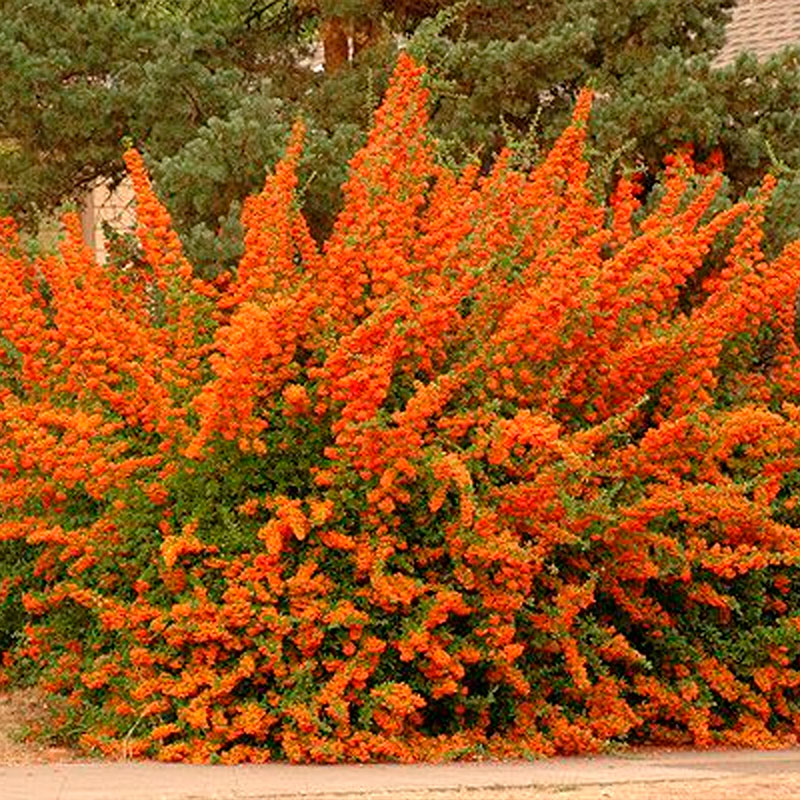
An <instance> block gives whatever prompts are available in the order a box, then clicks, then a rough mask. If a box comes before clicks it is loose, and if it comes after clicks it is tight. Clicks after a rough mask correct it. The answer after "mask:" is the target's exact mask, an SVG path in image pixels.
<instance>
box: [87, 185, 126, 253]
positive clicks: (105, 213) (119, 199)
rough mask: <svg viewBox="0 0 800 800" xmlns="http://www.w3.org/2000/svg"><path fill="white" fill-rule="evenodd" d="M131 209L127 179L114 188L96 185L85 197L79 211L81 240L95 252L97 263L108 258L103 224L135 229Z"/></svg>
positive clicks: (124, 229)
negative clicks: (81, 229)
mask: <svg viewBox="0 0 800 800" xmlns="http://www.w3.org/2000/svg"><path fill="white" fill-rule="evenodd" d="M134 208H135V204H134V195H133V188H132V187H131V184H130V182H129V181H128V179H127V178H126V179H125V180H123V181H122V182H121V183H120V184H119V185H118V186H116V187H115V188H113V189H112V188H111V185H110V184H109V183H107V182H98V183H97V184H96V185H95V186H94V187H93V188H92V189H91V191H89V192H88V194H87V195H86V198H85V200H84V203H83V209H82V210H81V225H82V226H83V240H84V241H85V242H86V244H87V245H89V247H91V248H92V250H94V252H95V255H96V256H97V260H98V261H99V262H101V263H102V262H105V260H106V259H107V258H108V253H107V251H106V241H105V237H104V236H103V223H104V222H107V223H109V224H110V225H111V227H112V228H114V229H116V230H120V231H132V230H135V228H136V214H135V211H134Z"/></svg>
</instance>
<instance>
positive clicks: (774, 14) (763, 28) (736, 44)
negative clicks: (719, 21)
mask: <svg viewBox="0 0 800 800" xmlns="http://www.w3.org/2000/svg"><path fill="white" fill-rule="evenodd" d="M788 45H800V0H739V2H738V3H737V4H736V6H735V7H734V9H733V15H732V17H731V21H730V22H729V23H728V27H727V29H726V32H725V45H724V46H723V48H722V50H721V51H720V53H719V55H718V56H717V58H716V59H715V61H716V63H717V64H727V63H729V62H731V61H733V60H734V59H735V58H736V56H737V55H739V53H743V52H745V51H746V52H750V53H754V54H755V55H756V56H758V57H759V58H764V57H766V56H769V55H772V54H773V53H776V52H777V51H778V50H780V49H781V48H783V47H786V46H788Z"/></svg>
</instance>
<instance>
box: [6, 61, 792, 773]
mask: <svg viewBox="0 0 800 800" xmlns="http://www.w3.org/2000/svg"><path fill="white" fill-rule="evenodd" d="M591 102H592V101H591V97H590V95H589V94H588V93H586V92H584V93H583V94H581V96H580V98H579V99H578V101H577V104H576V107H575V113H574V120H573V123H572V124H571V125H570V127H569V128H568V129H567V130H566V131H565V132H564V134H563V135H562V137H561V138H560V140H559V141H558V143H557V144H556V145H555V147H554V148H553V150H552V151H551V152H550V153H549V155H547V157H546V158H545V159H544V161H543V162H542V163H541V164H540V165H539V166H537V167H536V168H535V169H533V170H532V171H531V172H529V173H528V172H521V171H519V170H517V169H516V168H515V167H514V159H513V154H512V153H509V152H505V153H503V154H502V155H501V156H500V157H499V159H498V160H497V162H496V163H495V164H494V166H493V167H492V168H491V170H490V171H489V172H488V173H486V174H484V173H482V172H481V170H480V168H479V167H478V166H477V165H476V166H469V167H467V168H466V169H464V170H462V171H456V170H454V169H452V168H450V167H448V166H444V165H442V164H441V163H440V161H439V160H437V158H436V152H435V143H434V142H433V141H431V139H430V138H429V137H428V135H427V134H426V103H427V93H426V90H425V89H424V88H423V75H422V70H421V69H420V68H419V67H417V66H416V65H415V64H414V63H413V62H412V61H411V59H410V58H409V57H407V56H401V58H400V60H399V62H398V65H397V68H396V71H395V74H394V77H393V80H392V83H391V86H390V88H389V90H388V93H387V95H386V97H385V99H384V102H383V105H382V106H381V108H380V109H379V111H378V112H377V113H376V116H375V123H374V127H373V129H372V132H371V133H370V135H369V138H368V141H367V143H366V144H365V146H364V148H363V149H362V150H361V151H360V152H359V153H358V154H357V155H356V157H355V158H354V159H353V161H352V163H351V166H350V177H349V179H348V181H347V183H346V184H345V186H344V197H345V205H344V209H343V211H342V212H341V214H340V215H339V217H338V220H337V222H336V224H335V227H334V230H333V232H332V234H331V236H330V238H329V239H328V241H327V242H325V244H324V246H322V247H321V248H320V247H318V246H317V244H316V243H315V242H314V240H313V239H312V238H311V237H310V235H309V233H308V229H307V226H306V224H305V221H304V219H303V217H302V215H301V213H300V212H299V210H298V206H299V203H298V200H297V198H298V192H299V189H298V186H297V178H296V175H295V168H296V166H297V161H298V158H299V155H300V153H301V148H302V138H303V130H302V126H301V125H298V126H296V128H295V131H294V134H293V137H292V140H291V143H290V145H289V147H288V149H287V151H286V154H285V156H284V158H283V160H282V161H281V162H280V163H279V164H278V165H277V167H276V169H275V171H274V174H272V175H271V176H270V177H269V178H268V179H267V181H266V185H265V187H264V190H263V191H262V192H261V194H259V195H258V196H255V197H252V198H250V199H249V200H248V202H247V204H246V206H245V209H244V213H243V221H244V225H245V228H246V231H247V234H246V241H245V250H246V252H245V255H244V257H243V258H242V261H241V263H240V265H239V267H238V271H237V272H236V274H235V275H234V276H229V277H227V278H224V277H223V278H220V279H218V280H216V281H215V282H214V283H207V282H204V281H202V280H200V279H198V278H196V277H194V273H193V270H192V267H191V265H190V264H189V263H188V262H187V260H186V258H185V256H184V255H183V252H182V250H181V245H180V242H179V240H178V238H177V236H176V235H175V233H174V232H173V231H172V229H171V227H170V219H169V215H168V214H167V212H166V210H165V209H164V207H163V206H162V205H161V203H160V202H159V200H158V199H157V197H156V195H155V193H154V192H153V189H152V188H151V186H150V183H149V180H148V177H147V175H146V172H145V169H144V167H143V162H142V159H141V157H140V156H139V154H138V153H136V152H134V151H131V152H129V153H127V155H126V160H127V164H128V168H129V172H130V176H131V178H132V181H133V184H134V187H135V191H136V196H137V200H138V220H139V227H138V239H139V245H140V251H139V257H137V258H129V259H122V258H118V259H112V260H111V261H110V262H109V264H108V265H100V264H98V263H96V261H95V260H94V259H93V256H92V254H91V252H90V251H89V250H88V249H87V248H86V247H85V246H84V245H83V243H82V239H81V230H80V224H79V220H78V219H77V217H75V216H74V215H73V216H67V217H66V219H65V223H64V224H65V238H64V240H63V243H62V245H61V252H60V256H58V257H56V256H53V257H43V258H39V259H30V258H28V257H27V256H26V255H25V253H24V249H23V248H22V246H21V245H20V243H19V241H18V238H17V234H16V232H15V228H14V225H13V223H12V222H11V221H10V220H5V221H3V223H2V229H1V230H0V291H1V292H2V296H3V303H2V304H0V344H1V345H2V348H0V504H2V516H1V517H0V564H1V565H2V576H3V577H2V578H1V579H0V649H2V650H3V651H4V655H3V663H4V676H5V678H4V679H5V680H6V681H7V682H8V681H24V680H28V681H35V682H37V683H38V685H40V686H41V687H43V688H44V689H45V690H46V691H48V692H50V693H53V694H55V695H60V696H62V698H63V702H62V703H61V704H60V705H59V709H60V710H59V712H58V716H57V718H56V719H54V720H53V726H54V729H55V730H57V731H58V732H59V733H60V735H61V736H62V737H64V738H65V739H67V740H69V741H77V742H79V743H80V744H81V745H82V746H83V747H84V748H86V749H87V750H90V751H91V750H98V751H100V752H102V753H106V754H109V755H123V756H130V757H146V756H147V757H156V758H159V759H163V760H178V761H198V762H215V761H221V762H224V763H235V762H240V761H256V762H257V761H265V760H270V759H281V758H287V759H290V760H292V761H319V762H334V761H341V760H381V759H390V760H400V761H412V760H426V759H441V758H456V757H482V756H495V757H497V756H515V757H517V756H527V755H532V754H552V753H577V752H591V751H598V750H601V749H603V748H605V747H607V746H609V745H610V744H619V743H626V742H627V743H636V742H644V743H654V744H693V745H695V746H708V745H716V744H728V745H731V744H732V745H747V746H759V747H769V746H781V745H785V744H788V743H793V742H794V741H795V737H796V735H797V733H798V730H800V704H799V703H800V697H799V696H798V686H799V685H800V670H799V669H798V656H800V605H799V603H798V599H799V598H800V594H799V592H800V580H799V579H798V569H797V564H798V556H799V555H800V510H798V508H797V499H798V486H800V447H799V446H798V442H800V435H798V434H799V433H800V404H798V397H799V396H800V368H799V367H800V349H798V346H797V342H796V341H795V329H794V328H795V302H794V301H795V296H796V290H797V288H798V286H800V243H798V242H795V243H793V244H791V245H789V246H788V247H787V248H786V249H785V250H784V251H783V253H782V254H781V255H779V256H778V257H777V258H775V259H774V260H772V261H769V260H766V259H765V258H764V256H763V255H762V252H761V249H760V242H761V227H762V223H763V221H764V218H765V214H768V209H769V197H770V191H771V188H772V186H773V180H772V179H771V178H769V177H768V178H766V179H765V181H764V185H763V188H762V191H761V192H760V194H759V195H758V196H757V197H754V198H752V199H751V200H750V201H747V202H745V201H742V202H739V203H737V204H736V205H733V206H730V207H724V205H723V204H722V203H720V202H719V201H718V200H717V195H718V190H719V188H720V186H721V184H722V181H723V176H722V175H721V173H720V171H719V169H718V165H717V164H715V163H713V162H712V163H705V164H696V163H694V161H693V159H692V156H691V154H690V153H689V152H688V151H686V152H681V153H678V154H676V155H675V156H674V157H673V158H672V159H671V160H670V161H669V163H668V164H667V166H666V176H665V179H664V182H663V186H662V187H661V190H660V193H658V192H656V194H657V196H654V193H653V192H651V193H650V195H649V196H648V198H647V202H646V203H644V204H642V202H641V193H642V187H640V186H639V185H638V183H637V180H636V176H635V175H631V176H628V177H626V178H622V179H621V180H620V181H619V184H618V186H617V188H616V190H615V192H614V194H613V196H612V197H611V198H610V199H609V200H608V201H607V202H599V201H598V200H597V198H596V196H595V193H594V192H593V191H592V187H593V186H594V184H593V183H592V175H591V172H590V169H589V165H588V163H587V161H586V159H585V157H584V152H583V147H584V137H585V124H586V120H587V117H588V114H589V112H590V106H591Z"/></svg>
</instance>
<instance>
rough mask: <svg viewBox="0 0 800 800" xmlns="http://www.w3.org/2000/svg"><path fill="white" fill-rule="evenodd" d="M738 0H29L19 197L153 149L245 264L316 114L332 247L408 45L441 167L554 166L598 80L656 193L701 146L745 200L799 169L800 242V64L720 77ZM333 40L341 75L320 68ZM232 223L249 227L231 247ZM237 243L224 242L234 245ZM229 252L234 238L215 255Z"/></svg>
mask: <svg viewBox="0 0 800 800" xmlns="http://www.w3.org/2000/svg"><path fill="white" fill-rule="evenodd" d="M732 4H733V0H700V1H699V2H698V0H659V1H658V2H655V0H636V1H635V2H631V0H626V1H625V2H622V1H621V0H578V1H577V2H570V3H567V4H565V3H561V2H556V0H540V1H539V2H535V3H533V2H525V1H524V0H483V1H482V2H477V0H462V2H453V1H452V0H427V1H426V0H403V1H402V2H388V0H361V1H360V2H357V1H356V0H202V1H201V2H194V3H191V2H188V1H184V2H177V3H167V2H164V0H127V2H122V1H121V0H120V2H116V3H114V2H109V1H108V0H94V1H93V2H92V1H91V0H90V1H89V2H87V1H86V0H69V2H61V3H58V4H52V3H49V2H46V1H45V0H7V2H6V3H5V4H4V22H3V26H2V30H0V64H5V65H7V66H6V67H5V68H4V69H3V80H2V81H1V82H0V205H2V206H4V207H5V209H6V210H10V211H11V212H13V213H14V214H15V215H16V216H22V215H24V216H26V217H27V218H28V219H33V218H34V217H35V216H36V214H37V212H42V211H44V212H48V213H49V212H50V210H51V209H53V208H54V207H55V206H57V205H58V204H59V203H60V202H62V201H63V200H64V199H65V198H68V197H74V196H76V195H77V194H78V193H79V192H80V191H81V190H83V189H84V188H85V187H86V186H87V185H88V184H89V183H90V182H91V181H93V180H94V179H96V178H97V177H101V176H102V177H111V178H114V177H116V176H119V175H120V174H121V170H122V166H121V160H120V158H119V154H120V152H121V150H122V142H123V140H124V141H125V142H126V143H133V144H135V145H137V146H138V147H139V148H140V149H141V150H142V151H143V152H144V153H145V154H146V157H147V160H148V164H149V166H150V168H151V170H152V172H153V175H154V178H155V180H156V185H157V186H164V187H169V190H168V193H165V196H164V200H165V201H166V202H167V203H168V205H169V206H170V210H171V212H172V213H173V216H174V218H175V219H176V221H177V223H178V226H179V229H180V230H181V233H182V235H183V236H184V238H185V239H186V242H187V247H188V249H189V250H190V252H192V254H193V255H194V257H195V261H196V262H199V263H205V264H211V263H215V262H225V263H230V264H232V263H235V260H236V258H237V254H238V252H239V248H240V231H239V224H238V217H239V204H240V201H241V200H242V198H243V197H245V196H246V195H247V194H248V193H249V192H252V191H255V190H257V189H258V188H259V187H260V185H261V183H262V182H263V179H264V175H265V172H266V170H267V168H268V167H269V166H270V165H271V164H273V163H274V162H275V160H276V158H277V157H278V154H279V152H280V151H281V148H282V147H283V146H284V144H285V142H286V138H287V136H288V131H289V128H290V126H291V124H292V122H293V121H294V120H295V119H296V118H297V117H298V116H300V117H303V118H304V119H305V120H306V122H307V125H308V144H307V149H306V154H305V156H304V160H303V163H302V165H301V175H300V179H301V187H302V188H303V197H304V204H305V210H306V212H307V214H308V217H309V219H310V222H311V225H312V229H313V230H314V232H315V234H316V235H318V236H322V235H325V234H326V233H327V232H328V230H329V228H330V224H331V219H332V216H333V213H334V211H335V209H336V208H337V207H338V204H339V202H340V200H339V195H338V186H339V185H340V184H341V183H342V181H343V179H344V177H345V174H344V171H345V168H344V166H343V165H344V164H345V163H346V160H347V157H348V156H349V155H350V154H351V153H353V152H354V151H355V149H356V148H357V147H358V146H359V145H360V143H361V142H362V141H363V136H364V131H365V129H366V127H367V125H368V124H369V121H370V119H371V114H372V110H373V108H374V106H375V104H376V102H377V98H378V97H379V96H380V95H381V93H382V91H383V90H384V88H385V84H386V78H387V75H388V72H389V70H390V68H391V65H392V64H393V63H394V59H395V57H396V51H397V48H398V46H399V43H400V42H402V41H405V45H404V46H406V47H408V48H409V49H410V50H411V51H412V53H413V54H414V55H415V57H416V58H418V59H420V60H423V61H424V62H425V63H426V64H427V66H428V68H429V74H430V82H431V88H432V89H433V90H434V95H435V98H436V100H435V105H434V109H433V118H432V125H433V131H434V133H435V135H436V136H437V138H438V140H439V156H440V157H441V158H444V159H447V160H450V161H456V162H464V161H467V160H470V159H474V158H478V159H479V160H481V161H482V162H483V163H484V164H488V163H490V161H491V159H492V156H493V155H494V154H495V153H496V152H497V150H498V149H499V148H500V147H502V146H504V145H511V146H512V148H513V149H514V151H515V155H516V158H517V159H518V160H520V161H521V162H523V163H526V162H530V163H533V162H535V161H536V159H537V157H538V154H539V152H542V151H544V150H545V149H546V148H547V146H548V145H549V144H550V143H551V142H552V140H553V139H554V138H555V136H556V135H557V133H558V132H559V131H560V130H561V129H562V128H563V126H564V124H565V122H566V120H567V118H568V115H569V113H570V110H571V108H572V106H573V105H574V102H575V98H576V97H577V93H578V92H579V90H580V88H581V87H583V86H585V85H590V86H592V87H593V88H594V89H595V90H596V93H597V95H598V98H599V99H598V101H597V103H596V107H595V112H594V114H593V117H592V121H591V123H590V124H591V130H590V134H591V139H590V145H591V146H592V147H593V148H594V149H595V150H596V151H599V152H600V153H602V154H603V156H604V159H605V164H606V172H607V177H608V178H609V179H610V178H611V177H612V176H613V175H614V174H618V173H619V172H620V171H624V170H631V169H635V170H638V171H641V172H645V173H646V175H647V177H646V181H645V183H646V184H648V185H650V184H652V183H654V182H655V181H656V180H657V175H658V173H659V170H660V166H661V163H662V160H663V158H664V156H665V155H666V154H667V153H669V152H670V151H672V150H674V149H675V148H676V147H679V146H681V145H683V144H686V143H691V144H693V145H694V146H695V149H696V151H697V153H698V155H699V156H700V157H701V158H703V157H705V156H708V155H710V154H711V153H712V152H713V151H714V150H715V149H720V150H721V152H722V154H723V156H724V158H725V161H726V163H727V173H728V174H729V176H730V178H731V181H732V183H733V185H734V189H735V190H736V192H741V191H745V190H746V189H747V188H748V187H750V186H753V185H754V184H755V183H756V182H757V180H758V177H759V176H760V175H761V174H762V173H763V172H764V171H765V170H766V169H768V168H771V169H773V170H774V171H777V172H778V173H779V177H781V178H782V182H781V185H780V186H779V188H778V191H777V193H776V201H775V202H776V203H778V204H780V205H781V210H780V212H779V213H776V214H774V215H773V217H772V218H773V219H774V220H778V221H779V222H775V223H774V227H775V228H776V229H781V230H776V231H775V233H776V235H778V238H780V239H781V240H784V239H785V238H786V237H788V236H790V235H792V232H793V231H794V232H795V233H796V232H797V229H796V228H793V226H794V225H795V224H796V223H795V222H794V220H795V218H796V217H797V215H796V213H795V209H796V208H797V206H798V201H797V199H796V198H799V197H800V186H799V185H798V180H797V178H796V177H795V176H796V170H797V168H798V166H800V144H798V141H799V140H798V138H797V136H796V129H797V125H798V111H799V110H800V60H799V58H798V53H797V52H788V53H784V54H782V55H779V56H777V57H775V58H773V59H771V60H770V61H768V62H765V63H758V62H757V61H756V60H755V59H753V58H749V57H746V56H743V57H742V58H740V59H739V61H737V62H736V63H735V64H733V65H730V66H728V67H725V68H723V69H717V68H715V67H714V66H713V56H714V53H715V52H716V51H717V50H718V49H719V47H720V46H721V44H722V42H723V39H724V26H725V23H726V20H727V16H728V12H729V10H730V7H731V6H732ZM320 40H321V42H322V44H323V45H324V49H325V55H324V61H323V67H324V69H321V70H320V69H319V68H318V66H315V64H314V62H313V61H312V60H311V59H310V58H309V54H310V52H311V50H312V49H313V45H314V43H315V42H316V41H320ZM783 228H785V229H786V230H782V229H783ZM219 231H223V232H226V233H227V236H223V237H222V238H221V239H220V238H219V237H217V236H216V234H217V233H219ZM220 241H221V242H223V243H224V244H222V245H220V244H219V242H220ZM212 242H213V244H212Z"/></svg>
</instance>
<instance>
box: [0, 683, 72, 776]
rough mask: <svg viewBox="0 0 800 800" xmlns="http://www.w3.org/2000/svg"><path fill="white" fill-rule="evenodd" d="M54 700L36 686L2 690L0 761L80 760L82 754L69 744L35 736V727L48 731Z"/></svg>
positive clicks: (32, 762) (33, 762) (46, 761)
mask: <svg viewBox="0 0 800 800" xmlns="http://www.w3.org/2000/svg"><path fill="white" fill-rule="evenodd" d="M51 713H52V705H51V701H50V700H48V699H47V697H46V696H45V695H44V694H43V693H42V692H40V691H38V690H36V689H14V690H12V691H5V692H0V764H47V763H53V762H56V761H77V760H79V755H78V754H77V753H76V752H74V751H72V750H69V749H68V748H66V747H56V746H54V745H50V744H47V742H46V740H45V738H46V737H42V738H41V740H40V738H39V737H37V738H35V739H34V738H33V737H32V736H31V735H30V734H31V731H33V730H35V729H37V728H38V729H39V730H43V731H44V732H45V734H46V731H47V720H48V718H49V716H50V714H51Z"/></svg>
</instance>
